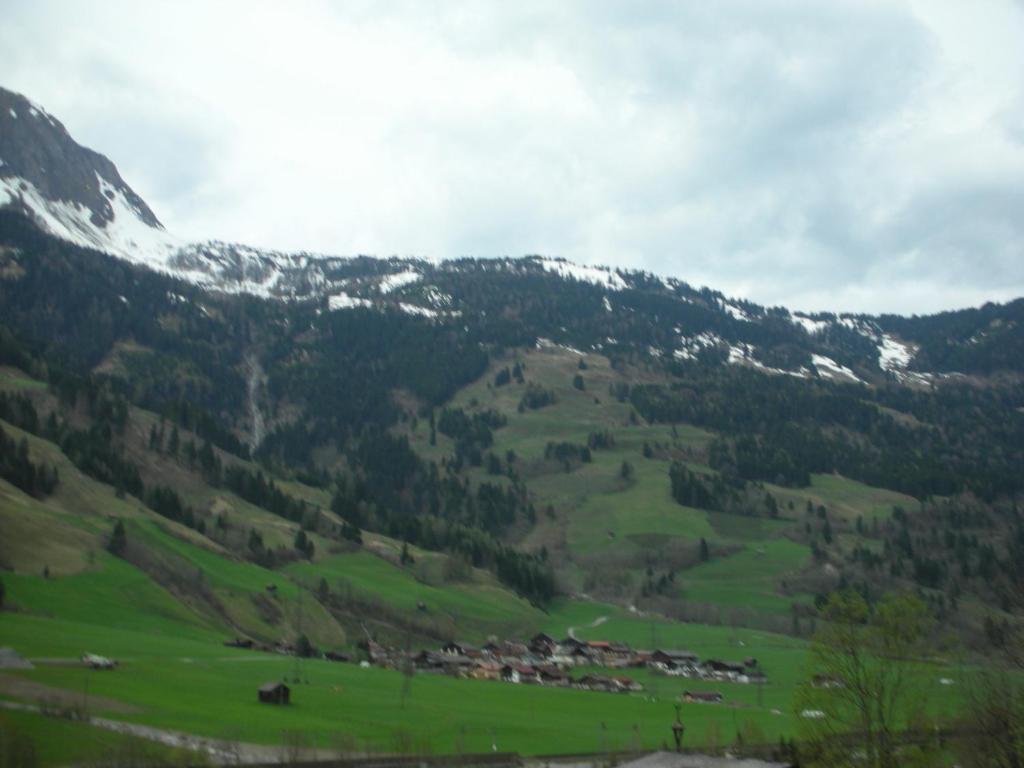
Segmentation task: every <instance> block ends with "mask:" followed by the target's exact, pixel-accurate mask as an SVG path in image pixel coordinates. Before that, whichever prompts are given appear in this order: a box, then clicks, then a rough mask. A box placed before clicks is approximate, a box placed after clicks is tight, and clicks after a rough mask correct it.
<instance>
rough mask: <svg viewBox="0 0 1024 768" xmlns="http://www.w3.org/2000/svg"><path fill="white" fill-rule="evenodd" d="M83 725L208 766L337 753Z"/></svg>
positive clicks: (104, 722)
mask: <svg viewBox="0 0 1024 768" xmlns="http://www.w3.org/2000/svg"><path fill="white" fill-rule="evenodd" d="M0 709H11V710H16V711H21V712H35V713H37V714H38V713H39V707H37V706H35V705H33V704H20V703H18V702H15V701H0ZM86 722H88V724H89V725H92V726H95V727H97V728H104V729H106V730H108V731H114V732H115V733H121V734H125V735H128V736H137V737H139V738H142V739H148V740H149V741H155V742H157V743H158V744H164V745H166V746H168V747H177V748H179V749H188V750H192V751H194V752H202V753H204V754H206V755H207V756H208V757H209V758H210V760H211V762H213V763H215V764H218V765H241V764H247V763H288V762H294V761H295V760H296V758H298V759H302V760H326V759H329V758H333V757H338V753H337V752H334V751H332V750H327V749H298V750H290V749H289V748H287V747H285V746H268V745H266V744H251V743H248V742H242V741H225V740H222V739H211V738H207V737H206V736H195V735H193V734H191V733H183V732H181V731H172V730H170V729H167V728H154V727H153V726H149V725H138V724H137V723H125V722H122V721H120V720H108V719H107V718H105V717H90V718H88V720H87V721H86Z"/></svg>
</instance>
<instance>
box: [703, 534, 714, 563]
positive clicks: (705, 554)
mask: <svg viewBox="0 0 1024 768" xmlns="http://www.w3.org/2000/svg"><path fill="white" fill-rule="evenodd" d="M710 558H711V552H710V551H709V550H708V543H707V541H706V540H705V539H704V537H703V536H702V537H701V539H700V561H701V562H702V563H706V562H707V561H708V560H709V559H710Z"/></svg>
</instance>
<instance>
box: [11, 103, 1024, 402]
mask: <svg viewBox="0 0 1024 768" xmlns="http://www.w3.org/2000/svg"><path fill="white" fill-rule="evenodd" d="M0 209H10V210H14V211H17V212H19V213H21V214H23V215H24V216H26V217H28V218H29V219H30V220H31V221H32V222H34V224H35V225H36V226H37V227H38V228H39V229H41V230H42V231H44V232H46V233H48V234H50V235H52V236H54V237H57V238H60V239H62V240H65V241H68V242H70V243H74V244H75V245H78V246H83V247H86V248H90V249H94V250H98V251H102V252H104V253H107V254H110V255H112V256H115V257H117V258H120V259H125V260H127V261H130V262H133V263H135V264H139V265H143V266H145V267H147V268H150V269H153V270H156V271H159V272H162V273H165V274H168V275H172V276H174V277H177V278H180V279H183V280H186V281H188V282H191V283H194V284H196V285H199V286H201V287H202V288H204V289H207V290H211V291H218V292H223V293H245V294H252V295H255V296H261V297H267V298H276V299H283V300H313V301H319V302H322V311H327V312H343V311H356V310H366V309H370V310H374V311H393V312H400V313H403V314H406V315H411V316H415V317H418V318H423V319H425V320H428V321H430V322H436V323H444V322H452V323H454V322H455V321H456V319H457V318H459V320H458V323H459V326H460V327H463V328H464V329H465V330H467V331H468V330H469V328H470V326H469V325H467V323H471V322H473V321H472V320H471V318H474V317H476V318H483V317H487V316H491V315H498V314H501V315H503V316H504V317H505V318H506V319H508V318H516V319H517V321H519V322H522V323H523V333H524V335H525V336H529V333H530V332H533V333H535V334H536V338H541V337H544V338H547V337H549V336H550V337H551V338H552V339H553V340H554V343H558V344H562V345H568V347H571V348H581V349H583V348H586V349H590V350H593V351H603V352H608V351H610V350H613V349H615V348H620V349H625V348H629V349H632V350H634V351H637V350H639V351H640V353H641V354H645V355H648V356H650V357H652V358H658V359H660V360H662V361H665V362H667V361H672V360H674V361H677V362H678V363H685V362H687V361H690V362H693V361H698V360H703V361H711V362H714V361H717V362H719V363H721V364H725V365H738V366H746V367H751V368H755V369H757V370H759V371H762V372H764V373H767V374H773V375H790V376H799V377H807V378H810V377H816V378H822V379H829V380H832V381H836V382H844V383H852V384H859V383H865V382H867V383H873V382H876V381H877V382H880V381H886V380H888V381H896V382H901V383H908V384H915V385H931V384H933V383H934V382H936V381H938V380H939V379H941V378H943V377H948V376H949V375H950V373H949V372H950V371H953V370H957V368H955V367H953V366H955V365H957V364H958V363H959V361H960V359H961V358H963V355H962V354H961V352H962V350H964V349H967V350H968V351H969V352H970V353H971V355H973V357H968V358H964V359H967V360H969V361H970V360H975V361H976V360H978V359H982V357H983V356H982V357H979V349H980V348H981V347H983V346H984V345H985V344H988V345H989V346H994V345H996V344H997V342H998V343H1001V342H1000V339H1002V337H1003V336H1004V335H1005V334H1007V333H1010V332H1011V331H1012V323H1013V322H1016V321H1015V320H1013V317H1015V316H1013V317H1008V318H1007V319H1005V320H1000V319H998V318H997V319H995V320H992V319H991V318H989V319H988V320H986V321H985V323H988V324H985V323H983V324H982V325H979V326H978V328H977V329H974V330H972V331H971V334H972V335H969V338H968V337H965V338H964V339H960V338H954V337H951V336H950V335H949V334H946V335H945V336H942V337H941V338H938V339H937V338H936V336H935V335H934V334H932V336H931V337H928V338H927V339H926V337H925V336H924V335H923V331H922V329H921V328H919V326H920V325H921V323H920V322H918V321H917V320H915V319H905V318H893V317H888V318H886V317H880V318H871V317H866V316H857V315H834V314H816V315H808V314H805V313H790V312H789V311H787V310H786V309H784V308H780V307H775V308H765V307H760V306H758V305H756V304H753V303H751V302H748V301H743V300H738V299H731V298H727V297H725V296H723V295H722V294H720V293H718V292H717V291H713V290H710V289H707V288H702V289H699V290H698V289H695V288H693V287H691V286H689V285H687V284H686V283H684V282H682V281H680V280H677V279H675V278H662V277H658V276H656V275H652V274H649V273H646V272H636V271H626V270H621V269H613V268H608V267H600V266H592V265H586V266H584V265H578V264H573V263H571V262H568V261H565V260H564V259H556V258H550V257H545V256H525V257H521V258H496V259H459V260H452V261H440V262H432V261H427V260H423V259H412V258H390V259H377V258H371V257H365V256H354V257H340V256H327V255H323V254H316V253H306V252H299V253H285V252H281V251H275V250H268V249H261V248H255V247H251V246H247V245H241V244H237V243H227V242H222V241H217V240H209V241H206V242H198V243H197V242H187V241H186V240H184V239H182V238H178V237H175V236H174V235H173V234H172V233H170V232H167V231H166V230H165V229H164V227H163V225H162V224H161V223H160V221H159V219H158V218H157V217H156V215H155V214H154V212H153V211H152V210H151V209H150V207H149V206H148V205H147V204H146V202H145V201H144V200H143V199H142V198H141V197H140V196H139V195H138V194H136V193H135V192H134V191H133V190H132V189H131V187H129V186H128V184H127V183H126V182H125V181H124V180H123V179H122V178H121V175H120V174H119V173H118V170H117V168H116V167H115V166H114V164H113V163H112V162H111V161H110V160H109V159H107V158H106V157H104V156H103V155H101V154H99V153H97V152H94V151H92V150H90V149H88V148H85V147H82V146H80V145H79V144H77V143H76V142H75V141H74V139H73V138H72V137H71V136H70V135H69V134H68V132H67V130H66V129H65V128H64V126H63V125H62V124H61V123H60V121H59V120H57V119H56V118H54V117H53V116H52V115H50V114H49V113H47V112H46V110H44V109H43V108H42V107H40V106H38V105H36V104H34V103H33V102H31V101H29V100H28V99H27V98H25V97H24V96H21V95H19V94H16V93H12V92H10V91H7V90H4V89H2V88H0ZM509 281H513V282H515V281H521V284H522V285H526V284H528V285H529V288H528V290H527V293H526V294H523V295H518V294H517V293H516V290H518V289H513V285H512V283H510V282H509ZM499 285H500V286H502V287H501V288H496V286H499ZM538 294H539V295H540V296H543V297H544V299H543V300H542V301H541V303H540V304H538V303H537V301H538ZM544 302H547V303H546V304H545V303H544ZM551 302H556V303H558V304H560V305H563V304H564V305H565V306H559V307H558V308H556V309H553V308H552V304H551ZM591 310H593V312H594V314H593V315H590V314H588V313H590V312H591ZM530 312H533V313H534V314H536V313H537V312H540V313H541V316H542V317H543V318H544V320H539V319H537V318H535V317H530V316H529V313H530ZM580 313H582V314H580ZM556 318H558V319H556ZM926 321H927V319H926V318H924V319H922V322H925V323H926ZM990 321H991V322H990ZM997 321H998V322H997ZM544 322H548V323H550V324H551V325H550V327H548V326H545V325H544ZM979 322H980V320H979ZM998 323H1003V324H1002V325H999V324H998ZM951 327H953V329H954V330H956V332H957V333H959V326H955V327H954V326H951ZM967 327H969V329H971V328H973V326H971V325H968V326H967ZM527 329H528V330H527ZM1007 329H1010V330H1007ZM925 330H926V329H925ZM975 331H976V332H975ZM990 342H991V343H990ZM922 350H923V351H922ZM981 351H984V350H981ZM1004 357H1005V355H1004ZM920 359H928V360H929V362H930V363H932V364H934V363H936V362H937V363H938V365H937V366H936V367H937V368H938V369H939V370H943V371H945V373H942V374H938V373H928V372H927V371H926V370H921V368H922V367H927V366H922V365H921V364H920ZM975 365H976V363H975Z"/></svg>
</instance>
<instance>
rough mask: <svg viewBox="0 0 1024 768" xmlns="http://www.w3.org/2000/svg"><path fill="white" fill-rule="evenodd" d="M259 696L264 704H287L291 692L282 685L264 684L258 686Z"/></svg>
mask: <svg viewBox="0 0 1024 768" xmlns="http://www.w3.org/2000/svg"><path fill="white" fill-rule="evenodd" d="M259 696H260V701H261V702H263V703H264V704H288V703H289V702H290V701H291V697H292V690H291V688H289V687H288V686H287V685H285V684H284V683H265V684H264V685H261V686H260V690H259Z"/></svg>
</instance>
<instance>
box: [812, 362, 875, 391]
mask: <svg viewBox="0 0 1024 768" xmlns="http://www.w3.org/2000/svg"><path fill="white" fill-rule="evenodd" d="M811 360H812V362H813V363H814V367H815V368H816V369H817V371H818V375H819V376H822V377H824V378H826V379H832V380H833V381H843V380H844V379H849V380H852V381H856V382H857V383H858V384H863V383H864V382H863V381H862V380H861V379H860V378H858V377H857V374H855V373H854V372H853V371H851V370H850V369H849V368H847V367H846V366H845V365H840V364H839V363H837V362H836V361H835V360H833V359H832V358H831V357H825V356H824V355H811Z"/></svg>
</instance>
